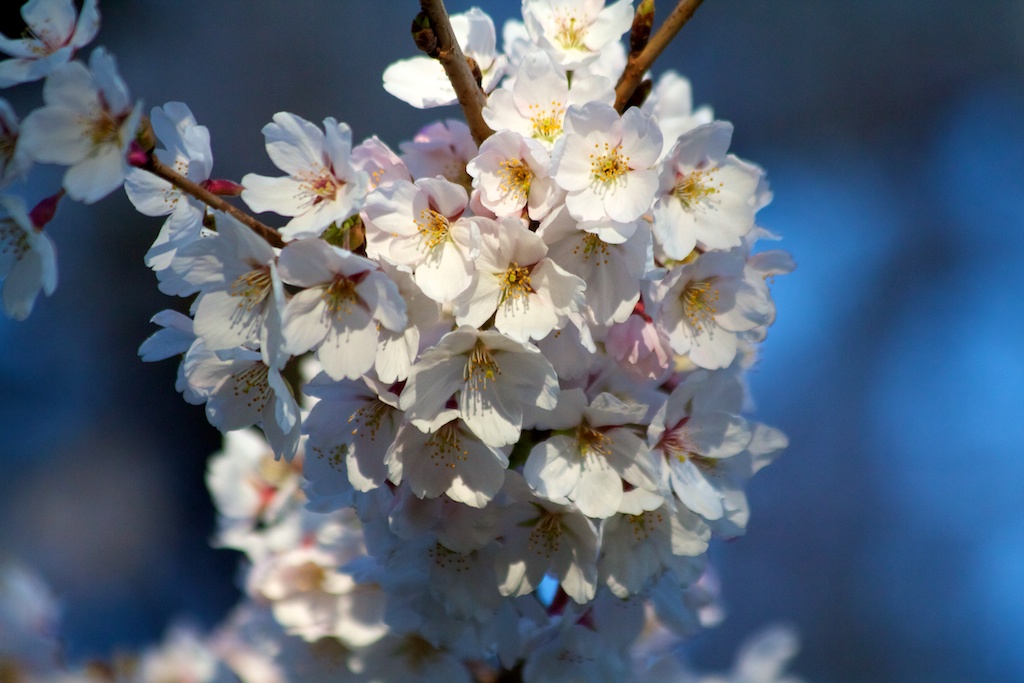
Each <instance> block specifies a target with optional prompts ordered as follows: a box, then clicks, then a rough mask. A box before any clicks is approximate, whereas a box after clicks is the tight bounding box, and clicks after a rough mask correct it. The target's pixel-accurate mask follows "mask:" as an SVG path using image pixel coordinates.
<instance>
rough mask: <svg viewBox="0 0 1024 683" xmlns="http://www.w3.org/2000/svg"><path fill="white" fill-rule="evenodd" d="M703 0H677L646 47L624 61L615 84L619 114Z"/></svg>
mask: <svg viewBox="0 0 1024 683" xmlns="http://www.w3.org/2000/svg"><path fill="white" fill-rule="evenodd" d="M703 1H704V0H679V3H678V4H677V5H676V7H675V9H674V10H672V13H671V14H669V15H668V18H667V19H665V23H664V24H662V25H661V27H660V28H658V30H657V31H656V32H655V33H654V35H652V36H651V39H650V40H649V41H648V42H647V47H645V48H644V50H643V52H641V53H640V54H638V55H630V56H629V59H628V60H627V61H626V68H625V69H623V71H622V77H621V78H619V82H618V83H616V84H615V109H616V110H617V111H618V112H619V113H620V114H621V113H622V112H623V111H625V109H626V103H627V102H629V98H631V97H632V96H633V93H634V92H635V91H636V89H637V87H638V86H639V85H640V81H641V80H643V77H644V74H645V73H646V72H647V70H648V69H650V68H651V65H652V64H654V60H656V59H657V58H658V56H659V55H660V54H661V53H662V52H663V51H664V50H665V48H666V47H668V44H669V43H671V42H672V39H673V38H675V37H676V34H677V33H679V29H681V28H682V27H683V24H685V23H686V22H687V21H689V20H690V17H692V16H693V13H694V12H696V11H697V8H698V7H700V3H701V2H703Z"/></svg>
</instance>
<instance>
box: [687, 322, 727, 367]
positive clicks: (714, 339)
mask: <svg viewBox="0 0 1024 683" xmlns="http://www.w3.org/2000/svg"><path fill="white" fill-rule="evenodd" d="M737 348H738V344H737V341H736V334H735V333H733V332H729V331H727V330H723V329H722V328H720V327H717V326H714V327H713V328H711V329H707V328H705V329H704V330H702V331H701V332H700V333H698V334H695V335H694V336H693V338H692V341H691V345H690V350H689V356H690V360H692V361H693V362H694V364H695V365H697V366H699V367H702V368H707V369H708V370H717V369H719V368H725V367H728V366H729V365H731V364H732V362H733V360H734V359H735V358H736V350H737ZM673 350H675V347H674V346H673ZM677 353H678V351H677Z"/></svg>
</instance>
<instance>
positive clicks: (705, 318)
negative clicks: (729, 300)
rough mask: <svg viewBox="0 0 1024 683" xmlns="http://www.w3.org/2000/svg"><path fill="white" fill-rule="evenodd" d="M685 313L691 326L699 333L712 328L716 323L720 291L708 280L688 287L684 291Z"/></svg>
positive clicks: (693, 283) (692, 283)
mask: <svg viewBox="0 0 1024 683" xmlns="http://www.w3.org/2000/svg"><path fill="white" fill-rule="evenodd" d="M682 298H683V312H684V313H685V314H686V317H687V319H688V320H689V321H690V325H691V326H692V327H693V329H694V330H696V331H697V332H700V331H702V330H703V329H704V328H705V327H708V328H710V327H711V325H712V324H713V323H714V316H715V313H717V312H718V309H717V308H715V304H717V303H718V290H717V289H715V288H714V287H712V285H711V283H710V282H708V281H707V280H699V281H696V282H691V283H690V284H688V285H686V289H684V290H683V297H682Z"/></svg>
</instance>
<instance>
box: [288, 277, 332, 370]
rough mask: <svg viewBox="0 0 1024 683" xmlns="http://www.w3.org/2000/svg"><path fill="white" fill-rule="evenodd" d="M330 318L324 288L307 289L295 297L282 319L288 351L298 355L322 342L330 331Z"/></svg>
mask: <svg viewBox="0 0 1024 683" xmlns="http://www.w3.org/2000/svg"><path fill="white" fill-rule="evenodd" d="M328 316H329V314H328V312H327V304H326V302H325V301H324V289H323V288H322V287H314V288H312V289H306V290H303V291H301V292H299V293H298V294H296V295H295V296H293V297H292V298H291V300H289V301H288V304H287V306H285V309H284V315H283V317H282V324H283V329H284V338H285V340H286V342H287V343H286V346H287V349H288V351H289V352H291V353H292V354H295V355H298V354H300V353H305V352H306V351H309V350H310V349H311V348H313V347H314V346H316V345H317V344H319V343H320V342H322V341H323V340H324V338H325V337H326V336H327V332H328V330H329V329H330V319H329V317H328Z"/></svg>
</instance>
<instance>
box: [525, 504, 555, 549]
mask: <svg viewBox="0 0 1024 683" xmlns="http://www.w3.org/2000/svg"><path fill="white" fill-rule="evenodd" d="M561 545H562V519H561V515H559V514H557V513H554V512H548V511H546V510H544V511H543V513H542V515H541V517H540V519H539V520H538V521H537V523H536V524H534V525H533V529H532V530H531V531H530V538H529V541H528V543H527V549H529V550H532V551H534V552H536V553H538V554H543V555H544V556H545V557H548V558H550V557H551V556H552V555H554V554H555V553H557V552H558V549H559V547H560V546H561Z"/></svg>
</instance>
